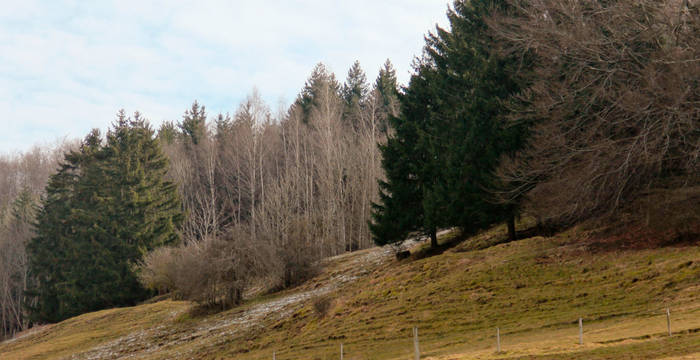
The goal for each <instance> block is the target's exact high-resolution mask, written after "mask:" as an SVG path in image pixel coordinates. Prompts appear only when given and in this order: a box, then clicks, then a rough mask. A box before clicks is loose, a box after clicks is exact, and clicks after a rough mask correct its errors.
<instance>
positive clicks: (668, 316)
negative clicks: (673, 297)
mask: <svg viewBox="0 0 700 360" xmlns="http://www.w3.org/2000/svg"><path fill="white" fill-rule="evenodd" d="M666 326H667V327H668V336H671V309H669V308H666Z"/></svg>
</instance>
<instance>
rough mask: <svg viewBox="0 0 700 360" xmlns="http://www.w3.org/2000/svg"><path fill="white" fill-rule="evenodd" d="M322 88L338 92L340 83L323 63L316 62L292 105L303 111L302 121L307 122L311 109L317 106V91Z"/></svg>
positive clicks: (319, 95)
mask: <svg viewBox="0 0 700 360" xmlns="http://www.w3.org/2000/svg"><path fill="white" fill-rule="evenodd" d="M322 89H330V90H331V91H333V92H335V93H336V94H340V90H341V88H340V84H339V83H338V80H336V78H335V75H334V74H333V73H331V72H329V71H328V69H327V68H326V66H325V65H324V64H323V63H318V64H316V66H315V67H314V69H313V71H312V72H311V75H310V76H309V79H308V80H306V83H305V84H304V87H303V88H302V89H301V92H300V93H299V95H298V96H297V99H296V101H295V102H294V105H293V106H298V107H301V109H302V112H303V118H302V119H303V121H304V123H308V122H309V118H310V117H311V111H312V109H314V108H315V107H318V106H319V103H318V101H319V98H320V97H321V94H320V93H319V92H320V91H322Z"/></svg>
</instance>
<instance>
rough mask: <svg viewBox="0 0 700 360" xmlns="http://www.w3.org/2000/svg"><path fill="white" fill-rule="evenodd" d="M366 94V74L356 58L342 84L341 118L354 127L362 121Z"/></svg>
mask: <svg viewBox="0 0 700 360" xmlns="http://www.w3.org/2000/svg"><path fill="white" fill-rule="evenodd" d="M368 94H369V84H367V75H366V74H365V72H364V70H362V67H361V66H360V62H359V61H357V60H356V61H355V62H354V63H353V64H352V66H351V67H350V70H348V76H347V78H346V79H345V83H344V84H343V89H342V96H343V101H344V102H345V106H344V109H343V120H345V121H346V122H349V123H350V124H352V125H353V126H355V127H358V126H359V123H360V122H361V121H362V119H361V115H362V107H363V106H364V103H365V101H366V99H367V95H368Z"/></svg>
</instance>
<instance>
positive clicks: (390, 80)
mask: <svg viewBox="0 0 700 360" xmlns="http://www.w3.org/2000/svg"><path fill="white" fill-rule="evenodd" d="M374 87H375V89H377V90H379V93H380V94H381V95H382V104H383V108H384V112H385V113H387V114H389V115H390V116H398V111H399V106H400V104H399V85H398V81H397V79H396V70H394V66H393V65H392V64H391V61H389V59H386V62H384V65H382V68H381V69H379V75H378V76H377V80H376V81H375V83H374Z"/></svg>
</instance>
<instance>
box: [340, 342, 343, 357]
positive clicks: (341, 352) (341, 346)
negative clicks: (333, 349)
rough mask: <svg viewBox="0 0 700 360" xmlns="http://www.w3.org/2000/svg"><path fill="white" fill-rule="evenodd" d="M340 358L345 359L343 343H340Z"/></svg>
mask: <svg viewBox="0 0 700 360" xmlns="http://www.w3.org/2000/svg"><path fill="white" fill-rule="evenodd" d="M340 360H343V343H340Z"/></svg>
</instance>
